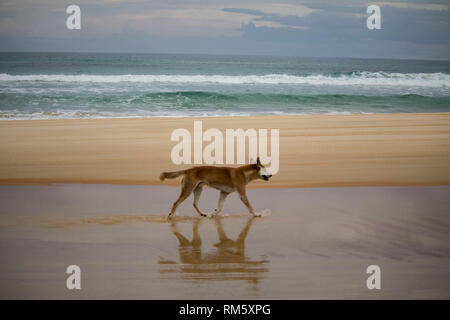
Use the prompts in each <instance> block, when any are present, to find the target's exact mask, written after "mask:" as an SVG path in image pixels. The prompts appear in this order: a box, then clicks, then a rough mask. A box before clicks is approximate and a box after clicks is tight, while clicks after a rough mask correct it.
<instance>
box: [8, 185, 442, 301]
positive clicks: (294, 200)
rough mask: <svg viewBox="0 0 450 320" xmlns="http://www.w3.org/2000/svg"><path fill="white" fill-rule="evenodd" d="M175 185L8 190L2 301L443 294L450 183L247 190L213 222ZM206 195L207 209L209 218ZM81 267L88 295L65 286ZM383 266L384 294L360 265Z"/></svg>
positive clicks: (211, 201) (209, 195)
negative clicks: (172, 208) (244, 198)
mask: <svg viewBox="0 0 450 320" xmlns="http://www.w3.org/2000/svg"><path fill="white" fill-rule="evenodd" d="M178 192H179V189H178V188H173V187H165V186H160V187H157V186H127V185H93V184H92V185H71V184H67V185H64V184H62V185H58V184H57V185H52V186H0V203H1V206H0V257H1V259H0V298H2V299H13V298H25V299H62V298H63V299H79V298H83V299H116V298H120V299H132V298H135V299H316V298H320V299H347V298H353V299H429V298H437V299H449V298H450V220H449V210H448V208H449V207H450V187H448V186H440V187H345V188H309V189H308V188H305V189H300V188H298V189H295V188H294V189H282V188H278V189H251V190H249V191H248V193H249V198H250V201H252V203H253V204H254V206H255V208H256V209H257V210H263V209H270V210H271V213H270V214H268V213H266V214H265V216H264V217H262V218H256V219H249V216H248V214H247V213H246V210H245V208H244V207H243V205H242V204H241V203H240V201H239V200H238V198H237V196H236V195H232V196H230V198H229V200H227V202H226V203H225V206H224V211H223V213H224V216H223V217H222V218H219V219H210V218H197V216H196V214H195V212H194V209H193V208H192V197H191V198H189V199H188V200H187V201H186V202H185V203H183V204H182V205H181V206H180V209H179V212H178V213H177V217H175V218H174V219H173V221H172V222H168V221H167V220H166V219H165V217H166V214H167V212H168V206H169V205H170V203H171V202H172V201H173V200H174V199H175V198H176V197H177V194H178ZM217 198H218V194H217V192H215V191H213V190H211V189H207V190H205V192H204V195H203V197H202V199H201V201H200V204H201V208H203V209H205V210H206V211H212V209H213V208H214V205H215V204H216V201H217ZM71 264H76V265H79V266H80V267H81V273H82V280H81V286H82V289H81V290H79V291H76V290H75V291H69V290H67V289H66V287H65V282H66V277H67V275H66V274H65V270H66V267H67V266H68V265H71ZM372 264H376V265H379V266H380V268H381V290H368V289H367V288H366V279H367V277H368V275H367V274H366V268H367V266H369V265H372Z"/></svg>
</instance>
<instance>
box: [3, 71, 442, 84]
mask: <svg viewBox="0 0 450 320" xmlns="http://www.w3.org/2000/svg"><path fill="white" fill-rule="evenodd" d="M0 81H51V82H87V83H90V82H92V83H120V82H136V83H178V84H183V83H184V84H186V83H187V84H189V83H190V84H207V83H212V84H304V85H337V86H340V85H362V86H392V85H395V86H421V87H442V86H445V87H448V86H450V75H448V74H445V73H387V72H354V73H351V74H348V75H338V76H332V75H323V74H316V75H305V76H295V75H287V74H267V75H246V76H227V75H132V74H128V75H87V74H82V75H63V74H48V75H46V74H39V75H9V74H6V73H2V74H0Z"/></svg>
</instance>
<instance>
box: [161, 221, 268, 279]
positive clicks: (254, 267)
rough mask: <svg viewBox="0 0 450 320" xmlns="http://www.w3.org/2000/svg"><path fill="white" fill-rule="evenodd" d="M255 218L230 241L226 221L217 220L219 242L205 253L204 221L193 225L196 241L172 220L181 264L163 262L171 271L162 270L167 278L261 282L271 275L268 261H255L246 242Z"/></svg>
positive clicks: (172, 228)
mask: <svg viewBox="0 0 450 320" xmlns="http://www.w3.org/2000/svg"><path fill="white" fill-rule="evenodd" d="M254 219H255V218H251V219H250V220H248V221H247V223H246V225H245V226H244V228H243V229H242V231H241V232H240V233H239V236H238V237H237V239H236V240H232V239H230V238H229V237H228V236H227V234H226V233H225V230H224V228H223V226H222V221H221V220H222V218H215V219H214V223H215V227H216V229H217V235H218V237H219V242H217V243H216V244H214V247H215V248H214V249H213V250H211V251H208V252H206V253H205V252H202V241H201V238H200V233H199V226H200V224H201V222H202V221H204V219H200V218H199V219H195V220H194V221H193V223H192V234H193V236H192V240H189V239H188V238H186V237H185V236H184V235H183V234H182V233H181V232H180V230H179V229H178V227H177V224H176V222H175V221H171V230H172V232H173V234H174V235H175V236H176V237H177V239H178V253H179V259H180V262H179V265H178V263H177V262H173V261H162V260H160V261H159V263H160V264H161V265H165V266H167V269H165V270H160V272H161V273H162V274H164V275H166V276H167V275H168V274H169V273H180V274H181V276H182V277H183V278H188V279H213V280H228V279H236V280H247V281H249V282H253V283H258V281H259V280H260V279H261V278H262V277H263V274H264V273H265V272H267V268H266V263H267V262H268V261H267V260H264V259H259V260H258V259H252V258H250V257H248V256H247V255H246V252H245V239H246V237H247V235H248V232H249V230H250V228H251V226H252V224H253V222H254Z"/></svg>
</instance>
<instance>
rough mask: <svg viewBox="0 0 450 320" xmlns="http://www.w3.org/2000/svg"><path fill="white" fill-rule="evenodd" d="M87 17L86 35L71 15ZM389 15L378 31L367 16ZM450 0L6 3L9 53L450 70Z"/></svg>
mask: <svg viewBox="0 0 450 320" xmlns="http://www.w3.org/2000/svg"><path fill="white" fill-rule="evenodd" d="M71 4H76V5H78V6H79V7H80V9H81V29H80V30H69V29H67V27H66V20H67V18H68V16H69V15H68V14H67V13H66V8H67V7H68V6H69V5H71ZM372 4H376V5H378V6H379V7H380V9H381V29H380V30H369V29H368V28H367V26H366V20H367V18H368V16H369V14H367V13H366V9H367V7H368V6H369V5H372ZM449 6H450V0H428V1H426V0H412V1H404V0H396V1H381V2H379V1H378V2H377V1H364V0H314V1H302V0H298V1H265V0H258V1H256V0H255V1H253V0H251V1H246V0H240V1H236V0H227V1H216V0H193V1H189V0H156V1H151V0H127V1H123V0H91V1H88V0H70V1H67V0H0V51H64V52H135V53H205V54H242V55H288V56H320V57H362V58H397V59H403V58H404V59H440V60H450V25H449V24H450V13H449Z"/></svg>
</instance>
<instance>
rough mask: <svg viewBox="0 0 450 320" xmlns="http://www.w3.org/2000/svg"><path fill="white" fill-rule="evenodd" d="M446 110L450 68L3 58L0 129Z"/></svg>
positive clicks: (343, 61)
mask: <svg viewBox="0 0 450 320" xmlns="http://www.w3.org/2000/svg"><path fill="white" fill-rule="evenodd" d="M449 111H450V61H418V60H387V59H350V58H348V59H347V58H304V57H269V56H220V55H181V54H180V55H179V54H107V53H0V120H15V119H67V118H136V117H137V118H145V117H191V116H241V115H242V116H243V115H293V114H363V113H405V112H449Z"/></svg>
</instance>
